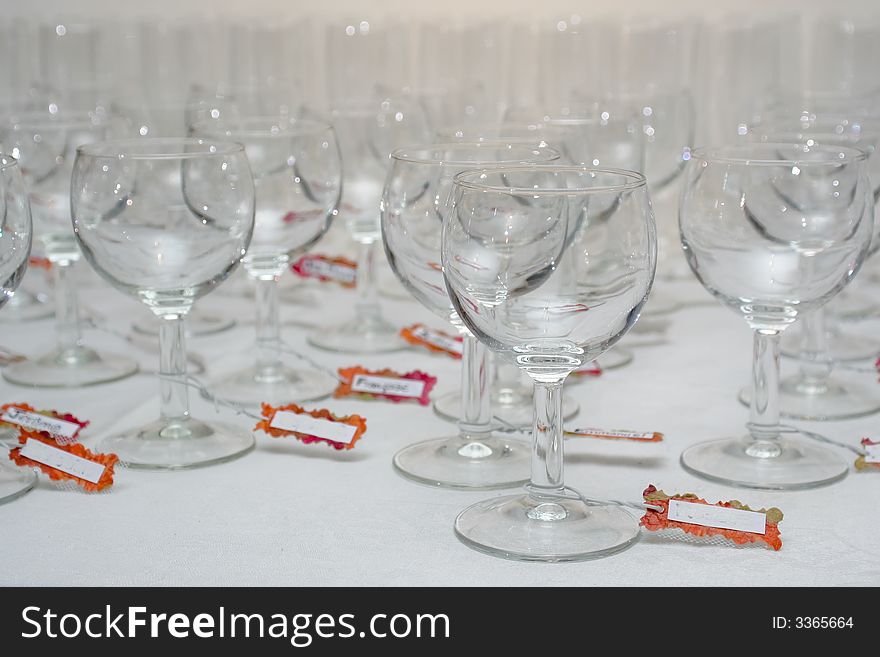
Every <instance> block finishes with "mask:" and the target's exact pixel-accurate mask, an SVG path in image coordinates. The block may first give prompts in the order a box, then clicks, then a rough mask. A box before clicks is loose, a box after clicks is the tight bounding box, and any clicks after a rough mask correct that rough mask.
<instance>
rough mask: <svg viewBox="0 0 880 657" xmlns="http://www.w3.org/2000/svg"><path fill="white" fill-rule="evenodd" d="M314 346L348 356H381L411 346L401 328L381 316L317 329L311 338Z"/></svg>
mask: <svg viewBox="0 0 880 657" xmlns="http://www.w3.org/2000/svg"><path fill="white" fill-rule="evenodd" d="M308 342H309V344H310V345H312V346H313V347H318V348H319V349H324V350H326V351H337V352H341V353H346V354H379V353H384V352H387V351H398V350H400V349H403V348H405V347H408V346H409V345H408V344H407V343H406V342H405V341H404V340H403V338H401V337H400V329H399V328H397V327H396V326H393V325H391V324H389V323H388V322H386V321H385V320H384V319H382V318H381V317H373V318H370V319H367V318H361V317H355V318H354V319H352V320H349V321H347V322H346V323H344V324H342V325H341V326H337V327H334V328H324V329H318V330H316V331H315V332H313V333H311V334H310V335H309V336H308Z"/></svg>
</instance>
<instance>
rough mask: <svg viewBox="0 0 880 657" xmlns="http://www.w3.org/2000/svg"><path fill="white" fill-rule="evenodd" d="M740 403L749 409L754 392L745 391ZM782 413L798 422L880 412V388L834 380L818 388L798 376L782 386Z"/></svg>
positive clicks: (827, 381) (841, 418)
mask: <svg viewBox="0 0 880 657" xmlns="http://www.w3.org/2000/svg"><path fill="white" fill-rule="evenodd" d="M739 400H740V402H742V403H743V404H745V405H746V406H749V405H750V403H751V400H752V391H751V389H748V388H747V389H743V390H741V391H740V393H739ZM779 411H780V414H781V415H782V416H784V417H788V418H792V419H796V420H844V419H847V418H853V417H861V416H863V415H871V414H872V413H876V412H877V411H880V386H878V385H877V384H876V383H875V382H873V381H872V382H871V384H870V385H867V384H862V383H859V382H857V381H842V380H840V379H838V378H837V377H835V376H832V377H830V378H828V379H826V380H825V381H823V382H822V383H821V384H820V385H816V384H814V383H812V382H810V381H808V380H806V379H803V378H801V377H800V376H799V375H798V376H792V377H788V378H786V379H783V380H782V383H781V384H780V386H779Z"/></svg>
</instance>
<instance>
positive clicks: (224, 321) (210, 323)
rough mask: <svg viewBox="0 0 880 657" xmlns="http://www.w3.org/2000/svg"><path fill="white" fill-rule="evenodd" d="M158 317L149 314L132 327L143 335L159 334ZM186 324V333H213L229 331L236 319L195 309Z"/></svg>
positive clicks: (189, 334) (188, 334) (188, 316)
mask: <svg viewBox="0 0 880 657" xmlns="http://www.w3.org/2000/svg"><path fill="white" fill-rule="evenodd" d="M160 321H161V320H160V319H159V318H158V317H150V316H147V317H146V318H145V319H143V320H141V321H137V322H134V323H132V325H131V327H132V328H133V329H134V330H135V331H137V332H138V333H141V334H142V335H159V322H160ZM184 322H185V326H186V335H187V337H189V336H194V335H211V334H213V333H220V332H221V331H227V330H229V329H231V328H232V327H233V326H235V320H234V319H232V318H230V317H222V316H220V315H215V314H213V313H208V312H201V311H199V310H193V311H192V312H191V313H189V314H188V315H187V316H186V319H185V320H184Z"/></svg>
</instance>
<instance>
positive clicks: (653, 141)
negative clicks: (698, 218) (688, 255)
mask: <svg viewBox="0 0 880 657" xmlns="http://www.w3.org/2000/svg"><path fill="white" fill-rule="evenodd" d="M595 102H596V107H597V108H598V111H599V112H601V113H603V114H604V113H610V114H611V115H612V116H613V115H615V114H617V115H620V114H624V115H630V116H635V117H636V118H637V120H638V122H639V132H640V134H641V136H642V139H643V141H644V149H645V160H644V164H643V166H642V167H641V168H640V169H639V170H640V171H643V172H644V174H645V177H646V178H647V179H648V187H649V189H650V192H651V203H652V205H653V208H654V216H655V217H656V219H657V235H658V245H657V246H658V250H659V254H660V255H659V258H658V267H657V278H658V284H657V285H656V286H655V288H654V290H653V292H652V293H651V299H650V303H649V305H648V308H647V311H648V312H650V313H651V314H652V315H666V314H669V313H671V312H675V311H677V310H678V309H679V308H680V307H681V302H680V300H679V299H678V298H677V297H676V295H675V293H674V290H671V289H670V288H669V287H668V286H665V285H663V283H669V282H674V281H679V280H687V279H689V277H690V273H689V272H688V269H687V266H686V265H685V263H684V262H683V261H682V258H681V252H680V249H679V248H678V242H679V239H678V234H677V222H676V221H675V217H676V213H677V209H678V196H679V187H680V186H679V184H678V182H679V181H680V179H681V174H682V172H683V170H684V163H685V159H684V156H685V154H686V153H687V152H688V149H689V148H690V147H691V146H692V145H693V140H694V132H695V126H696V117H695V109H694V102H693V98H692V96H691V94H690V92H689V91H688V90H687V89H686V88H676V89H673V90H672V91H661V90H658V89H646V90H641V91H638V92H636V91H618V92H615V93H613V94H610V95H609V96H608V97H607V98H603V99H601V100H598V101H595Z"/></svg>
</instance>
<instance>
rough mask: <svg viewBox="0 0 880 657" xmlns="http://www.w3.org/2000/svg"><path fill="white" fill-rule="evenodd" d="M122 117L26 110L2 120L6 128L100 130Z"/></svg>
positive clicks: (80, 112) (94, 113)
mask: <svg viewBox="0 0 880 657" xmlns="http://www.w3.org/2000/svg"><path fill="white" fill-rule="evenodd" d="M122 118H123V117H122V116H121V115H119V114H117V113H115V112H112V111H111V112H91V111H87V110H83V111H79V112H69V113H67V112H59V113H58V114H49V113H47V112H43V111H41V110H26V111H24V112H17V113H15V114H9V115H8V116H6V117H5V118H4V120H3V123H4V124H5V125H6V126H12V127H15V126H20V125H21V126H28V127H37V128H55V129H59V130H71V129H77V128H101V127H105V126H107V125H108V124H109V122H110V121H112V120H114V119H117V120H118V119H122Z"/></svg>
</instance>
